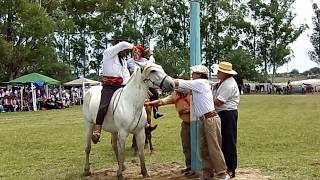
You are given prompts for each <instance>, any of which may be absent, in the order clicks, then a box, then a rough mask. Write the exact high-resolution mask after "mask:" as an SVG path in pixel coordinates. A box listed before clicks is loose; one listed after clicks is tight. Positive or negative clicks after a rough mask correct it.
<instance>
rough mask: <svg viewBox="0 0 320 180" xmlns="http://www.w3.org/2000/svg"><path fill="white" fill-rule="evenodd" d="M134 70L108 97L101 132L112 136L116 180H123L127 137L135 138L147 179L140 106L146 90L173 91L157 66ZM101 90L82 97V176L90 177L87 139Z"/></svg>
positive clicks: (144, 123) (147, 65)
mask: <svg viewBox="0 0 320 180" xmlns="http://www.w3.org/2000/svg"><path fill="white" fill-rule="evenodd" d="M137 64H138V65H139V66H137V68H136V70H135V71H134V73H133V74H132V77H131V78H130V80H129V81H128V83H127V85H126V86H125V87H124V88H120V89H118V90H117V91H116V92H115V93H114V94H113V96H112V99H111V101H110V105H109V108H108V112H107V115H106V116H105V118H104V123H103V125H102V129H103V130H105V131H108V132H111V133H112V147H113V150H114V151H115V154H116V158H117V161H118V171H117V177H118V179H123V176H122V171H123V170H124V152H125V140H126V138H127V136H128V135H129V133H132V134H134V135H135V137H136V141H137V146H138V153H139V158H140V166H141V174H142V175H143V177H148V176H149V175H148V172H147V169H146V167H145V161H144V154H143V147H144V141H145V130H144V127H145V125H146V123H147V120H146V119H147V115H146V111H145V109H144V102H145V99H146V97H147V93H148V89H149V88H150V87H154V88H156V87H159V88H161V89H162V90H165V91H173V90H174V82H173V80H172V78H171V77H169V76H168V75H167V74H166V73H165V72H164V70H163V69H162V67H161V66H159V65H156V64H154V63H146V64H140V63H137ZM101 89H102V87H101V86H94V87H92V88H90V89H89V90H88V92H87V93H86V94H85V96H84V103H83V114H84V126H85V130H86V131H85V133H86V134H85V143H86V147H85V152H86V159H85V166H84V174H85V175H90V165H89V155H90V151H91V136H92V132H93V128H94V124H95V121H96V116H97V113H98V108H99V103H100V98H101Z"/></svg>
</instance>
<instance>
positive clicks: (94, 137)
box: [91, 132, 100, 144]
mask: <svg viewBox="0 0 320 180" xmlns="http://www.w3.org/2000/svg"><path fill="white" fill-rule="evenodd" d="M91 140H92V142H93V144H97V143H98V142H100V133H98V132H94V133H93V134H92V136H91Z"/></svg>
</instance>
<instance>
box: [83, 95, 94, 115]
mask: <svg viewBox="0 0 320 180" xmlns="http://www.w3.org/2000/svg"><path fill="white" fill-rule="evenodd" d="M91 96H92V92H91V91H90V89H89V90H88V91H87V92H86V93H85V94H84V96H83V107H82V112H83V114H84V117H85V118H87V119H88V118H89V117H90V115H89V106H90V101H91Z"/></svg>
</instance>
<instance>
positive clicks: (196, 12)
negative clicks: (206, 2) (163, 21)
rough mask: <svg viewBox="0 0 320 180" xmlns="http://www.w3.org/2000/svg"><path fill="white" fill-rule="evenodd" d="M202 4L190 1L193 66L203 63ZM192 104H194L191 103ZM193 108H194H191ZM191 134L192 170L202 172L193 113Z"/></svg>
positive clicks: (191, 56) (191, 115)
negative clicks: (201, 46)
mask: <svg viewBox="0 0 320 180" xmlns="http://www.w3.org/2000/svg"><path fill="white" fill-rule="evenodd" d="M200 51H201V50H200V3H199V2H198V1H196V0H193V1H190V64H191V66H193V65H197V64H200V63H201V60H200V58H201V52H200ZM190 104H192V103H190ZM191 108H192V107H191ZM190 132H191V169H192V170H193V171H200V170H201V168H202V162H201V156H200V139H199V119H197V118H196V117H195V115H194V114H193V113H191V114H190Z"/></svg>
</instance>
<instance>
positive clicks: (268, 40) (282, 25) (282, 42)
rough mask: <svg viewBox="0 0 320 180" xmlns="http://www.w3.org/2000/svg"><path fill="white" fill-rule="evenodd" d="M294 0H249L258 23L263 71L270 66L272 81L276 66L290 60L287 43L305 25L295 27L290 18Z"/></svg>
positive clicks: (290, 54)
mask: <svg viewBox="0 0 320 180" xmlns="http://www.w3.org/2000/svg"><path fill="white" fill-rule="evenodd" d="M294 2H295V1H294V0H271V1H270V2H265V1H260V0H251V1H250V2H249V7H250V8H251V10H252V11H253V14H254V15H255V17H256V18H257V19H258V20H259V21H258V22H259V24H258V26H257V27H258V32H257V35H258V39H259V41H258V43H257V49H258V52H260V55H261V59H262V60H263V61H264V71H265V74H267V66H269V67H272V70H273V71H272V72H273V75H272V82H273V78H274V76H275V74H276V70H277V68H278V67H280V66H282V65H283V64H285V63H287V62H288V61H290V60H291V57H292V50H291V48H290V47H289V45H290V44H291V43H292V42H294V41H295V40H296V39H297V38H298V37H299V36H300V34H301V33H302V32H303V31H304V30H305V28H306V25H304V24H303V25H300V26H298V27H295V26H294V25H293V24H292V20H293V19H294V17H295V14H294V13H293V12H292V4H293V3H294Z"/></svg>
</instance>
